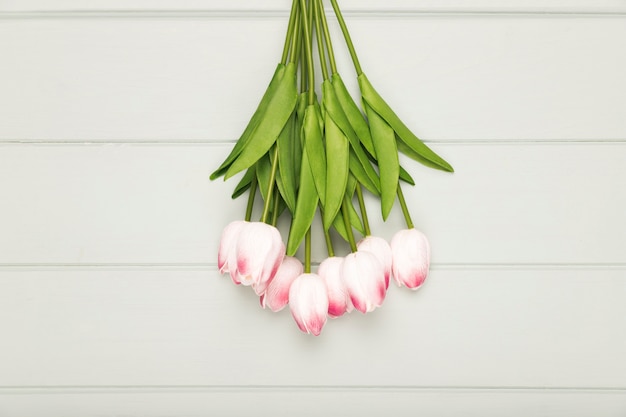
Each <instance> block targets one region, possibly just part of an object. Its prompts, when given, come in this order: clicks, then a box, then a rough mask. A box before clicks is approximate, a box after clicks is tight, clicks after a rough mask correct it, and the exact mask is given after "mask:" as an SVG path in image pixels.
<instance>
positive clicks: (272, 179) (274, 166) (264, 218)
mask: <svg viewBox="0 0 626 417" xmlns="http://www.w3.org/2000/svg"><path fill="white" fill-rule="evenodd" d="M273 152H274V154H273V156H272V161H273V162H272V171H271V173H270V182H269V184H268V185H267V194H265V195H266V196H267V200H265V205H264V207H263V216H261V221H262V222H263V223H267V216H268V215H269V213H270V203H271V201H272V199H271V195H272V192H273V191H274V183H275V182H276V171H277V170H278V146H276V145H274V151H273Z"/></svg>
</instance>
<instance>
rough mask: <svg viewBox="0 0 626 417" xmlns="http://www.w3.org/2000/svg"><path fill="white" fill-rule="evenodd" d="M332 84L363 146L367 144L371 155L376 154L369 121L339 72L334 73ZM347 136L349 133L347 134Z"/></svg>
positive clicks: (366, 147) (366, 146)
mask: <svg viewBox="0 0 626 417" xmlns="http://www.w3.org/2000/svg"><path fill="white" fill-rule="evenodd" d="M332 86H333V89H334V90H335V94H336V96H337V99H338V100H339V103H340V104H341V108H342V109H343V111H344V113H345V115H346V118H347V119H348V121H349V122H350V126H352V129H353V130H354V131H355V132H356V134H357V136H358V138H359V141H360V142H361V143H362V144H363V146H365V149H367V151H368V152H369V153H370V154H371V155H373V156H375V155H376V152H375V150H374V144H373V142H372V136H371V134H370V128H369V126H368V125H367V121H366V120H365V118H364V117H363V113H361V110H360V109H359V107H358V106H357V104H356V103H355V102H354V100H353V99H352V96H351V95H350V93H349V92H348V89H347V88H346V85H345V84H344V83H343V80H342V79H341V77H340V76H339V74H333V76H332ZM346 136H348V135H347V134H346ZM348 138H349V136H348Z"/></svg>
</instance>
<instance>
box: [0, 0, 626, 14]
mask: <svg viewBox="0 0 626 417" xmlns="http://www.w3.org/2000/svg"><path fill="white" fill-rule="evenodd" d="M290 4H291V3H290V2H288V1H285V0H266V1H263V2H261V3H250V2H249V1H245V0H211V1H210V2H208V1H206V0H176V1H175V0H91V1H89V2H84V1H80V0H55V1H49V0H19V1H14V0H13V1H12V0H5V1H4V2H2V4H0V10H1V11H12V12H32V11H35V12H39V11H54V12H63V11H76V10H88V11H96V12H102V11H105V12H106V11H110V10H168V11H172V10H177V11H178V10H194V11H197V10H237V11H246V10H250V9H256V10H272V11H273V10H285V9H286V8H287V7H289V5H290ZM340 5H341V7H342V8H343V9H344V10H345V11H346V12H348V13H350V12H353V11H368V12H377V13H380V12H385V11H420V12H448V13H455V12H456V13H458V12H491V13H494V12H495V13H498V12H500V13H512V12H514V13H529V12H541V13H546V12H553V13H619V12H624V11H626V8H625V6H624V3H623V2H621V1H619V0H569V1H566V0H506V1H502V0H472V1H467V0H421V1H419V2H417V1H414V0H387V1H385V2H379V1H376V0H342V1H341V2H340ZM328 7H329V6H328Z"/></svg>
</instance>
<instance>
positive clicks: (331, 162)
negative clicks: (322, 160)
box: [323, 113, 350, 229]
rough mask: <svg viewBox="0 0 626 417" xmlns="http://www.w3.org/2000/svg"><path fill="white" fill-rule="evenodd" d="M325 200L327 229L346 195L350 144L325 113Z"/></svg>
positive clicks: (325, 223) (325, 225)
mask: <svg viewBox="0 0 626 417" xmlns="http://www.w3.org/2000/svg"><path fill="white" fill-rule="evenodd" d="M324 127H325V135H326V199H325V205H324V216H323V223H324V227H325V228H326V229H328V228H329V227H330V225H331V224H332V221H333V219H334V218H335V216H337V213H339V209H340V208H341V203H342V202H343V199H344V195H345V193H346V185H347V184H348V173H349V156H350V144H349V142H348V139H347V138H346V136H345V135H344V134H343V132H342V131H341V129H339V126H337V125H336V124H335V122H334V121H333V119H332V117H330V115H329V114H328V113H326V123H325V125H324Z"/></svg>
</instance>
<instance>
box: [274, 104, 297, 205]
mask: <svg viewBox="0 0 626 417" xmlns="http://www.w3.org/2000/svg"><path fill="white" fill-rule="evenodd" d="M295 126H296V115H295V112H294V113H293V114H292V115H291V118H290V119H289V121H288V122H287V124H286V125H285V128H284V129H283V131H282V132H281V133H280V136H278V140H277V141H276V146H278V177H277V178H278V179H280V187H279V189H280V193H281V195H282V196H283V200H285V203H286V204H287V207H289V210H290V211H291V212H292V213H293V212H294V211H295V209H296V167H295V160H294V154H295V147H296V140H297V138H296V136H295ZM277 182H278V181H277Z"/></svg>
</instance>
